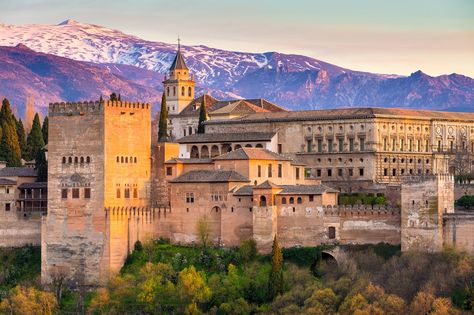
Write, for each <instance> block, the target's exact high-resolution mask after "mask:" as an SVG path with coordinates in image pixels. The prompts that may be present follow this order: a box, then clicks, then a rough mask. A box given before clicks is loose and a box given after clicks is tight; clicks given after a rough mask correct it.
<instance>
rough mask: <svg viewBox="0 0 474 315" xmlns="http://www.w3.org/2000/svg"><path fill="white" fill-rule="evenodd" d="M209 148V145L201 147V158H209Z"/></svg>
mask: <svg viewBox="0 0 474 315" xmlns="http://www.w3.org/2000/svg"><path fill="white" fill-rule="evenodd" d="M209 157H210V156H209V148H208V147H207V145H203V146H202V147H201V158H203V159H206V158H209Z"/></svg>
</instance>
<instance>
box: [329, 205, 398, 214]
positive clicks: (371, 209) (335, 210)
mask: <svg viewBox="0 0 474 315" xmlns="http://www.w3.org/2000/svg"><path fill="white" fill-rule="evenodd" d="M322 210H323V213H324V215H326V216H365V215H375V216H398V215H400V208H399V207H395V206H384V205H353V206H351V205H347V206H344V205H337V206H323V207H322Z"/></svg>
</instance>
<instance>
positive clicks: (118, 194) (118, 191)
mask: <svg viewBox="0 0 474 315" xmlns="http://www.w3.org/2000/svg"><path fill="white" fill-rule="evenodd" d="M116 196H117V198H121V197H120V188H117V194H116Z"/></svg>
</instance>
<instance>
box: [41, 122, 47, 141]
mask: <svg viewBox="0 0 474 315" xmlns="http://www.w3.org/2000/svg"><path fill="white" fill-rule="evenodd" d="M48 128H49V119H48V116H46V117H45V118H44V120H43V126H42V127H41V133H42V134H43V141H44V143H45V144H48Z"/></svg>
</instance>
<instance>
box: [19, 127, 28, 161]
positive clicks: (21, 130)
mask: <svg viewBox="0 0 474 315" xmlns="http://www.w3.org/2000/svg"><path fill="white" fill-rule="evenodd" d="M16 133H17V136H18V143H19V144H20V150H21V158H22V159H26V156H27V155H28V145H27V144H26V133H25V127H24V126H23V121H21V119H20V120H19V121H18V123H17V124H16Z"/></svg>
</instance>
